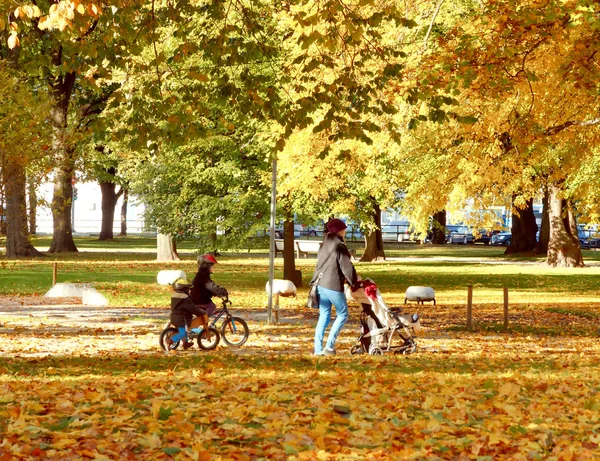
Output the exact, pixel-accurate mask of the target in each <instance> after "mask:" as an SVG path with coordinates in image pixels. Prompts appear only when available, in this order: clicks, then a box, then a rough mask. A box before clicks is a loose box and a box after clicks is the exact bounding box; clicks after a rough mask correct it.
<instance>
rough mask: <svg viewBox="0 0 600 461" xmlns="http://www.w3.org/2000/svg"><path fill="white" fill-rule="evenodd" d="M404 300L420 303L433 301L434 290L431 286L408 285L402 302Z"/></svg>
mask: <svg viewBox="0 0 600 461" xmlns="http://www.w3.org/2000/svg"><path fill="white" fill-rule="evenodd" d="M406 301H417V302H420V303H422V302H427V301H433V302H434V303H435V291H434V290H433V288H431V287H417V286H415V287H408V288H407V289H406V295H405V299H404V302H406Z"/></svg>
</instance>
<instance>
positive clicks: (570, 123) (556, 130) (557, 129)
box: [544, 118, 600, 136]
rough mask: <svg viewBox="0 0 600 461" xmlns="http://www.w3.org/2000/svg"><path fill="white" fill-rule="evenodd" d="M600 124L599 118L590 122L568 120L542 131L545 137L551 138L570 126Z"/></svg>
mask: <svg viewBox="0 0 600 461" xmlns="http://www.w3.org/2000/svg"><path fill="white" fill-rule="evenodd" d="M598 124H600V118H593V119H591V120H569V121H568V122H565V123H562V124H561V125H556V126H552V127H550V128H547V129H546V130H545V131H544V134H545V135H546V136H553V135H555V134H558V133H560V132H561V131H563V130H566V129H567V128H569V127H571V126H591V125H598Z"/></svg>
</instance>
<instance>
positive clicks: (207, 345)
mask: <svg viewBox="0 0 600 461" xmlns="http://www.w3.org/2000/svg"><path fill="white" fill-rule="evenodd" d="M220 340H221V338H220V337H219V331H218V330H217V329H216V328H215V327H208V330H202V333H200V334H199V335H198V346H200V349H203V350H205V351H212V350H213V349H215V348H216V347H217V346H218V345H219V341H220Z"/></svg>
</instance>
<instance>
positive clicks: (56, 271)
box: [52, 262, 58, 286]
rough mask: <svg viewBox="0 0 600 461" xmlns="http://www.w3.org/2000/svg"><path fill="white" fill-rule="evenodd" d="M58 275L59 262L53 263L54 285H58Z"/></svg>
mask: <svg viewBox="0 0 600 461" xmlns="http://www.w3.org/2000/svg"><path fill="white" fill-rule="evenodd" d="M57 275H58V263H57V262H53V263H52V286H54V285H56V277H57Z"/></svg>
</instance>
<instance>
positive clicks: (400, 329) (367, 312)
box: [346, 279, 421, 355]
mask: <svg viewBox="0 0 600 461" xmlns="http://www.w3.org/2000/svg"><path fill="white" fill-rule="evenodd" d="M346 298H347V299H348V300H349V301H356V302H358V303H360V304H361V306H362V308H363V311H362V313H361V315H360V324H361V329H362V333H361V335H360V336H359V338H358V340H357V344H356V345H355V346H353V347H352V349H351V350H350V353H351V354H365V353H366V354H371V355H383V353H384V352H394V353H397V354H412V353H413V352H415V350H416V349H417V344H416V343H415V340H414V338H413V335H414V334H415V333H418V331H419V330H420V329H421V322H420V320H419V315H418V314H412V315H409V314H402V313H401V312H402V309H400V308H396V309H390V308H389V307H387V305H386V304H385V301H384V300H383V297H382V296H381V292H380V291H379V289H378V288H377V285H375V283H374V282H373V281H372V280H371V279H366V280H361V281H360V282H358V283H357V285H356V286H355V287H354V288H351V287H347V288H346ZM396 332H397V334H398V336H399V337H400V340H401V342H402V343H401V344H400V345H397V346H392V340H393V338H394V334H395V333H396Z"/></svg>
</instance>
